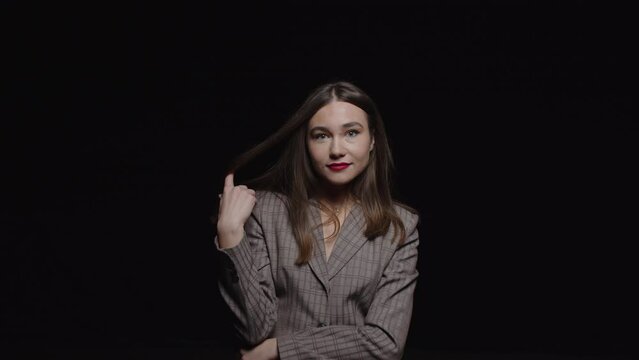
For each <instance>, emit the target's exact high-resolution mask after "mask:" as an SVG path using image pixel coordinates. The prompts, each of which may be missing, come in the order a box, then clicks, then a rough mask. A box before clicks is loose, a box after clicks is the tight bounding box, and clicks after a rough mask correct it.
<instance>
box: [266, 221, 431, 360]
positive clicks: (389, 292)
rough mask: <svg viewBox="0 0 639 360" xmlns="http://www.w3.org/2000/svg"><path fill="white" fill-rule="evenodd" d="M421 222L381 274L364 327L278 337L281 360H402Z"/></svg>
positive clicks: (336, 327)
mask: <svg viewBox="0 0 639 360" xmlns="http://www.w3.org/2000/svg"><path fill="white" fill-rule="evenodd" d="M416 223H417V217H416V216H415V218H414V221H413V222H412V225H410V227H408V228H407V230H408V231H407V233H408V234H409V236H408V237H407V239H406V241H405V242H404V244H402V245H401V246H400V247H398V248H397V249H396V251H395V254H394V255H393V257H392V259H391V261H390V262H389V264H388V266H387V267H386V269H385V270H384V272H383V274H382V279H381V280H380V283H379V285H378V287H377V290H376V293H375V297H374V299H373V302H372V303H371V306H370V308H369V311H368V314H367V316H366V320H365V324H364V325H363V326H348V325H329V326H324V327H318V328H313V329H308V330H304V331H300V332H297V333H293V334H290V335H284V336H280V337H278V338H277V345H278V349H279V356H280V358H281V359H399V358H401V356H402V353H403V351H404V345H405V343H406V337H407V335H408V328H409V325H410V320H411V314H412V308H413V292H414V290H415V285H416V281H417V276H418V273H417V246H418V244H419V235H418V232H417V227H416V225H417V224H416Z"/></svg>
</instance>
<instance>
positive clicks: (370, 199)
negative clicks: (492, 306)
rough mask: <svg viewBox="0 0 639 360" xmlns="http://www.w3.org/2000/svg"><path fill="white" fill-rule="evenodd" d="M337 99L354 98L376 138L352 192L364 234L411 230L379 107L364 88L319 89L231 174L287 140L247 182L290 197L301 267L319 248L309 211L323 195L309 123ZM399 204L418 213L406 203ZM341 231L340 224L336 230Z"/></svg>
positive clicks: (400, 237) (401, 235)
mask: <svg viewBox="0 0 639 360" xmlns="http://www.w3.org/2000/svg"><path fill="white" fill-rule="evenodd" d="M333 101H342V102H348V103H351V104H353V105H355V106H357V107H359V108H360V109H362V110H364V112H365V113H366V115H367V120H368V127H369V129H370V133H371V136H373V138H374V139H375V145H374V146H373V150H372V151H371V154H370V159H369V163H368V166H367V167H366V169H365V170H364V171H363V172H362V173H361V174H359V175H358V176H357V177H356V178H355V179H354V180H353V182H352V183H351V185H350V189H351V195H352V196H353V197H354V199H355V201H357V202H358V203H359V204H360V205H361V206H362V209H363V213H364V217H365V219H366V229H365V231H364V235H365V236H366V237H368V238H369V239H371V238H374V237H377V236H381V235H384V234H386V233H387V232H388V230H389V228H390V226H391V225H393V229H394V236H393V241H395V240H397V241H399V243H400V244H401V243H403V242H404V241H405V239H406V229H405V227H404V224H403V222H402V221H401V218H400V217H399V215H398V214H397V212H396V211H395V208H394V206H393V204H394V203H395V202H394V201H393V198H392V196H391V188H392V187H391V174H392V171H393V169H394V165H393V158H392V154H391V150H390V146H389V144H388V139H387V137H386V131H385V129H384V124H383V122H382V117H381V116H380V114H379V111H378V110H377V106H376V105H375V103H374V102H373V100H372V99H371V98H370V97H369V96H368V95H367V94H366V93H364V91H362V90H361V89H360V88H358V87H357V86H355V85H354V84H352V83H349V82H344V81H340V82H334V83H329V84H325V85H322V86H319V87H317V88H316V89H315V90H314V91H313V92H312V93H311V94H310V95H309V96H308V97H307V98H306V100H305V101H304V103H303V104H302V105H301V106H300V107H299V108H298V109H297V111H296V112H295V113H293V115H292V116H291V117H290V118H289V119H288V121H286V123H284V125H283V126H282V127H281V128H280V129H279V130H277V131H276V132H275V133H274V134H272V135H271V136H270V137H268V138H267V139H266V140H264V141H262V142H261V143H259V144H258V145H256V146H255V147H253V148H252V149H250V150H248V151H246V152H245V153H243V154H242V155H240V156H239V157H237V158H236V159H235V161H234V162H233V163H232V164H231V167H230V169H229V172H236V170H238V169H239V168H241V167H243V166H244V165H246V164H247V163H249V162H250V161H251V160H253V159H255V158H256V157H258V156H259V155H261V154H263V153H264V152H265V151H266V150H268V149H270V148H272V147H274V146H275V145H277V144H280V143H282V142H283V141H287V142H286V146H285V147H284V149H283V151H282V153H281V154H280V156H279V158H278V159H277V161H276V162H275V164H274V165H273V166H271V167H270V168H269V169H268V170H266V171H265V172H264V173H263V174H262V175H260V176H258V177H256V178H254V179H251V180H249V181H247V182H246V184H248V185H249V186H251V187H252V188H254V189H256V190H269V191H273V192H276V193H280V194H282V195H285V197H286V198H287V201H286V204H287V206H288V215H289V218H290V222H291V225H292V228H293V233H294V235H295V239H296V241H297V243H298V245H299V249H300V252H299V254H298V258H297V261H296V264H298V265H299V264H303V263H306V262H308V261H309V259H310V258H311V255H312V252H313V235H312V229H311V224H309V221H308V211H309V206H311V205H312V202H311V201H310V199H312V198H313V197H314V195H316V194H317V193H318V189H319V186H320V181H321V180H320V179H319V178H318V176H317V175H316V174H315V171H314V170H313V167H312V165H311V160H310V158H309V154H308V150H307V145H306V141H307V131H308V123H309V120H310V119H311V118H312V117H313V115H315V113H316V112H317V111H318V110H319V109H320V108H322V107H323V106H325V105H327V104H329V103H330V102H333ZM397 204H398V205H400V206H403V207H404V208H406V209H408V210H410V211H412V212H415V211H414V210H413V209H411V208H410V207H408V206H406V205H403V204H399V203H397ZM320 206H321V205H320ZM336 220H337V217H332V220H331V221H332V222H335V221H336ZM320 225H321V224H320ZM337 225H339V221H337ZM337 231H339V230H338V228H337V226H336V231H335V233H336V232H337ZM335 233H334V234H335Z"/></svg>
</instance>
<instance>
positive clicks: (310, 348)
mask: <svg viewBox="0 0 639 360" xmlns="http://www.w3.org/2000/svg"><path fill="white" fill-rule="evenodd" d="M256 197H257V203H256V205H255V207H254V208H253V212H252V214H251V216H250V217H249V219H248V220H247V222H246V224H245V225H244V231H245V235H244V238H243V240H242V241H241V242H240V243H239V244H238V245H237V246H235V247H232V248H227V249H220V248H219V244H218V242H217V237H216V238H215V243H216V246H217V249H218V250H219V251H220V254H221V255H222V256H220V258H221V265H222V272H221V276H220V279H219V282H218V285H219V288H220V292H221V294H222V297H223V299H224V301H225V302H226V304H227V305H228V306H229V308H230V310H231V312H232V313H233V315H234V318H235V324H234V326H235V328H236V330H237V331H238V332H239V335H240V336H241V337H242V339H243V340H244V341H245V342H246V344H247V345H248V346H254V345H257V344H259V343H260V342H262V341H263V340H265V339H267V338H272V337H275V338H277V344H278V351H279V356H280V358H281V359H399V358H401V356H402V353H403V350H404V344H405V342H406V337H407V333H408V328H409V325H410V320H411V313H412V306H413V292H414V290H415V285H416V281H417V276H418V273H417V269H416V264H417V246H418V244H419V236H418V232H417V222H418V217H417V215H416V214H413V213H411V212H409V211H408V210H406V209H405V208H403V207H400V206H398V205H395V208H396V210H397V212H398V214H399V216H400V217H401V219H402V221H403V222H404V226H405V227H406V234H407V239H406V241H405V242H404V243H403V244H402V245H401V246H398V243H397V241H395V242H392V241H391V239H392V236H393V227H392V226H391V228H390V230H389V232H388V234H386V235H385V236H380V237H377V238H373V239H367V238H366V237H365V236H364V234H363V231H364V229H365V227H366V220H365V218H364V214H363V210H362V208H361V207H360V206H359V205H355V206H354V207H353V208H352V209H351V211H350V212H349V214H348V215H347V217H346V219H345V221H344V224H343V225H342V228H341V230H340V233H339V235H338V238H337V241H336V243H335V247H334V248H333V251H332V253H331V256H330V258H329V260H328V261H326V260H325V259H326V256H325V248H324V242H323V239H324V236H323V233H322V232H323V231H322V227H321V226H317V227H315V228H314V233H313V235H314V240H315V243H314V248H313V256H312V258H311V260H310V261H309V262H308V263H306V264H303V265H295V259H296V258H297V256H298V245H297V242H296V241H295V238H294V236H293V232H292V230H291V225H290V222H289V217H288V212H287V208H286V205H285V201H286V200H285V198H284V197H283V196H282V195H279V194H275V193H272V192H266V191H258V192H257V193H256ZM309 216H310V217H311V219H310V221H311V222H310V223H311V224H315V225H319V223H320V212H319V209H318V208H317V207H315V206H311V207H310V209H309Z"/></svg>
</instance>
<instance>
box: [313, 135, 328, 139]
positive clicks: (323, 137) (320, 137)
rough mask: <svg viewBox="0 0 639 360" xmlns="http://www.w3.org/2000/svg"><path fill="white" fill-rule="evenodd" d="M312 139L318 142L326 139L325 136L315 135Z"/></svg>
mask: <svg viewBox="0 0 639 360" xmlns="http://www.w3.org/2000/svg"><path fill="white" fill-rule="evenodd" d="M313 138H315V139H318V140H322V139H326V134H315V135H314V136H313Z"/></svg>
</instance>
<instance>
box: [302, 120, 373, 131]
mask: <svg viewBox="0 0 639 360" xmlns="http://www.w3.org/2000/svg"><path fill="white" fill-rule="evenodd" d="M356 126H359V127H363V126H362V124H360V123H358V122H357V121H352V122H349V123H346V124H343V125H342V128H344V129H347V128H352V127H356ZM315 130H318V131H326V132H330V130H328V128H327V127H325V126H315V127H313V128H312V129H311V130H310V131H315Z"/></svg>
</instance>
